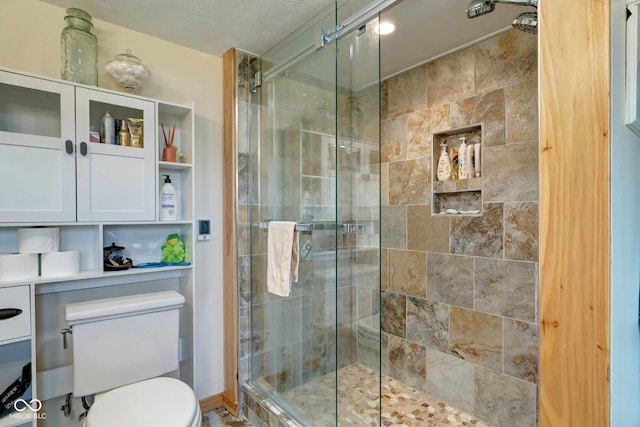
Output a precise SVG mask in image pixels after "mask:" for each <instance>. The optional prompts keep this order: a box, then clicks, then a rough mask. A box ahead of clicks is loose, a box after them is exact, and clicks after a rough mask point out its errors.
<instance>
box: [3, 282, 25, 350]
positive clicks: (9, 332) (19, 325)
mask: <svg viewBox="0 0 640 427" xmlns="http://www.w3.org/2000/svg"><path fill="white" fill-rule="evenodd" d="M30 301H31V298H30V297H29V286H13V287H10V288H0V318H1V317H3V316H2V315H3V313H6V312H3V311H2V310H3V309H18V310H22V313H20V314H18V315H16V316H13V317H11V318H8V319H3V320H0V344H1V343H2V341H7V340H12V339H16V338H21V337H28V336H29V335H31V303H30Z"/></svg>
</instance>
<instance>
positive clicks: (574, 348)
mask: <svg viewBox="0 0 640 427" xmlns="http://www.w3.org/2000/svg"><path fill="white" fill-rule="evenodd" d="M540 3H541V4H540V5H539V8H538V14H539V23H540V31H539V52H538V57H539V67H540V68H539V70H540V72H539V78H540V89H539V90H540V98H539V105H540V293H539V295H540V359H539V363H540V384H539V387H540V425H541V426H542V427H558V426H562V427H567V426H594V427H595V426H598V427H604V426H608V425H609V417H610V414H609V407H610V401H609V399H610V381H609V361H610V336H609V334H610V331H609V327H610V288H611V283H610V282H611V274H610V268H609V261H610V236H611V231H610V201H609V200H610V169H609V168H610V165H609V159H610V137H609V129H610V123H609V110H610V101H609V87H610V78H611V70H610V60H609V57H610V52H611V46H610V33H611V28H610V26H611V23H610V19H611V18H610V15H611V4H610V1H607V0H594V1H587V2H585V1H582V0H562V1H556V0H542V1H541V2H540ZM568 11H570V13H571V19H567V12H568Z"/></svg>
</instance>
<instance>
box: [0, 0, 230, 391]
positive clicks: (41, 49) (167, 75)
mask: <svg viewBox="0 0 640 427" xmlns="http://www.w3.org/2000/svg"><path fill="white" fill-rule="evenodd" d="M87 12H89V13H91V10H87ZM123 13H126V11H123ZM64 15H65V9H64V8H59V7H56V6H52V5H49V4H46V3H42V2H39V1H37V0H0V66H2V67H6V68H11V69H14V70H20V71H25V72H28V73H33V74H38V75H43V76H47V77H54V78H60V32H61V31H62V29H63V28H64V26H65V24H64ZM140 19H145V17H140ZM93 23H94V33H95V34H96V36H97V37H98V45H99V47H98V51H99V57H98V67H99V76H98V81H99V86H100V87H103V88H107V89H112V90H119V91H121V88H120V87H119V86H118V85H117V83H115V82H114V81H113V80H112V79H111V77H110V76H109V75H107V74H106V73H105V72H104V70H103V68H104V65H105V64H106V63H107V62H108V61H110V60H111V59H113V58H114V56H115V55H116V54H118V53H122V52H125V50H126V49H131V51H132V53H133V54H134V55H136V56H137V57H139V58H140V59H141V60H142V62H143V63H144V64H145V65H146V66H147V67H148V68H149V69H150V70H151V80H150V81H148V82H147V83H145V85H144V88H143V90H142V93H141V95H143V96H146V97H150V98H156V99H161V100H164V101H169V102H175V103H179V104H187V105H190V104H191V102H193V103H194V107H195V112H196V131H195V135H196V151H197V155H196V159H195V167H196V218H210V219H211V220H212V224H211V225H212V240H211V241H209V242H199V243H197V258H196V265H197V275H196V295H197V308H196V378H195V388H196V390H195V391H196V395H197V396H198V398H204V397H208V396H211V395H213V394H217V393H220V392H222V391H223V390H224V379H223V376H222V375H223V351H222V350H223V349H222V346H223V341H222V324H223V317H222V58H220V57H217V56H212V55H207V54H204V53H202V52H198V51H195V50H193V49H188V48H185V47H182V46H179V45H176V44H173V43H169V42H166V41H163V40H160V39H157V38H154V37H150V36H147V35H145V34H142V33H138V32H135V31H131V30H128V29H125V28H122V27H119V26H116V25H113V24H109V23H107V22H103V21H100V20H96V19H94V21H93Z"/></svg>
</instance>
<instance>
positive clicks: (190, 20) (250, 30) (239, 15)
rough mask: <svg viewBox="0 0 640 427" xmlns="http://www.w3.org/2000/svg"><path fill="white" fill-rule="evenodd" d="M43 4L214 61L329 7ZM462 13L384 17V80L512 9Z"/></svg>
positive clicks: (402, 9)
mask: <svg viewBox="0 0 640 427" xmlns="http://www.w3.org/2000/svg"><path fill="white" fill-rule="evenodd" d="M41 1H43V2H46V3H50V4H53V5H56V6H60V7H63V8H67V7H79V8H81V9H84V10H86V11H87V12H89V13H90V14H91V15H92V16H93V17H94V18H96V19H100V20H103V21H107V22H111V23H114V24H117V25H120V26H123V27H126V28H130V29H132V30H135V31H139V32H142V33H145V34H149V35H151V36H154V37H158V38H160V39H163V40H167V41H170V42H174V43H176V44H179V45H183V46H187V47H190V48H193V49H196V50H199V51H202V52H205V53H209V54H212V55H216V56H222V54H223V53H224V52H225V51H226V50H227V49H228V48H230V47H237V48H239V49H242V50H244V51H247V52H252V53H255V54H259V55H260V54H263V53H264V52H266V51H267V50H268V49H269V48H271V47H273V46H275V45H276V44H277V43H278V42H279V41H281V40H282V39H284V38H285V37H286V36H287V35H288V34H289V33H291V32H293V31H294V30H295V29H296V28H298V27H299V26H300V25H302V24H304V23H305V22H306V21H308V20H309V19H311V18H312V17H313V16H314V15H316V14H317V13H319V12H321V11H322V10H324V9H326V7H328V6H329V5H330V4H332V3H333V0H260V1H256V0H180V1H176V0H41ZM339 3H344V0H340V1H339ZM371 3H373V0H372V1H371ZM468 5H469V1H468V0H404V1H402V2H399V3H398V4H397V5H396V6H395V7H393V8H392V10H391V11H389V12H387V13H385V14H384V15H385V18H386V19H389V20H392V21H394V22H395V23H396V31H395V32H394V33H393V34H391V35H389V36H384V37H383V38H382V49H383V54H384V56H383V58H382V59H383V61H382V62H383V64H382V70H381V71H382V75H383V76H389V75H392V74H395V73H397V72H399V71H402V70H403V69H406V68H408V67H410V66H411V65H415V64H416V63H418V62H422V61H424V60H425V59H429V58H434V57H437V56H439V55H441V54H443V53H445V52H448V51H450V50H452V49H455V48H457V47H460V46H464V45H466V44H469V43H472V42H474V41H476V40H478V39H480V38H482V37H484V36H486V35H487V34H491V33H494V32H496V31H500V30H502V29H505V28H508V27H509V26H510V25H511V21H512V20H513V9H511V8H508V7H507V8H502V10H498V9H496V11H495V12H494V13H491V14H490V15H488V16H486V17H483V18H484V19H480V20H478V19H473V20H469V19H467V17H466V15H465V10H466V9H467V7H468ZM505 9H507V10H505ZM509 9H511V10H509Z"/></svg>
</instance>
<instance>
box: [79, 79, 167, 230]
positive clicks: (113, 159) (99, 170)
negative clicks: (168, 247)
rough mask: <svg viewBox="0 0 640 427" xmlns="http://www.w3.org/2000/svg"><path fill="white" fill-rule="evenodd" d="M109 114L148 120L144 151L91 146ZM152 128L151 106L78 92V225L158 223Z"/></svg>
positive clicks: (136, 100)
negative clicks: (92, 136)
mask: <svg viewBox="0 0 640 427" xmlns="http://www.w3.org/2000/svg"><path fill="white" fill-rule="evenodd" d="M107 111H109V113H110V114H111V115H112V116H113V117H114V118H117V119H120V120H126V119H127V118H136V119H144V121H143V147H125V146H121V145H112V144H100V143H97V142H88V141H89V133H90V132H91V131H97V130H99V124H100V120H101V118H102V116H104V114H105V113H106V112H107ZM154 122H155V114H154V104H153V102H151V101H147V100H142V99H139V98H132V97H127V96H122V95H116V94H113V93H109V92H103V91H99V90H92V89H87V88H84V87H78V88H76V146H77V147H79V148H77V150H76V151H77V154H76V167H77V184H76V190H77V200H78V201H77V203H78V205H77V212H78V221H152V220H154V219H155V200H156V198H155V190H154V185H153V183H154V179H155V145H156V137H155V126H154ZM85 146H86V148H85Z"/></svg>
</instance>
